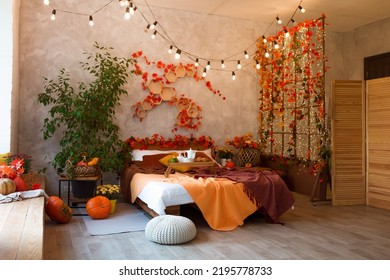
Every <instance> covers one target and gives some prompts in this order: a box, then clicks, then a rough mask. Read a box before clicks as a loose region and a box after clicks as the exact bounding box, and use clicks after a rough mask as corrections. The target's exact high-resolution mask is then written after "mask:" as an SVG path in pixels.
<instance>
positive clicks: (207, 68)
mask: <svg viewBox="0 0 390 280" xmlns="http://www.w3.org/2000/svg"><path fill="white" fill-rule="evenodd" d="M210 68H211V65H210V61H207V66H206V70H207V71H209V70H210Z"/></svg>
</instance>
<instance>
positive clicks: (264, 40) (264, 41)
mask: <svg viewBox="0 0 390 280" xmlns="http://www.w3.org/2000/svg"><path fill="white" fill-rule="evenodd" d="M263 43H264V44H265V43H267V39H266V38H265V36H264V35H263Z"/></svg>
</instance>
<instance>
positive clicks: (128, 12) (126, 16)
mask: <svg viewBox="0 0 390 280" xmlns="http://www.w3.org/2000/svg"><path fill="white" fill-rule="evenodd" d="M125 19H127V20H129V19H130V8H129V7H126V13H125Z"/></svg>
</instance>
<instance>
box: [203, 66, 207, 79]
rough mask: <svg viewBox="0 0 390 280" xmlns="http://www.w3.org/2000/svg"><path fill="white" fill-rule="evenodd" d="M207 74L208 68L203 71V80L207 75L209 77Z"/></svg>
mask: <svg viewBox="0 0 390 280" xmlns="http://www.w3.org/2000/svg"><path fill="white" fill-rule="evenodd" d="M206 72H207V70H206V68H204V69H203V73H202V77H203V78H204V77H206V75H207V73H206Z"/></svg>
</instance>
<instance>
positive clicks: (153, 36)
mask: <svg viewBox="0 0 390 280" xmlns="http://www.w3.org/2000/svg"><path fill="white" fill-rule="evenodd" d="M156 35H157V30H154V32H153V34H152V36H150V37H151V38H152V39H155V38H156Z"/></svg>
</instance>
